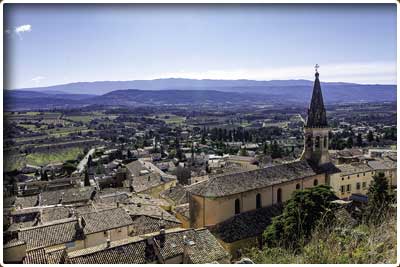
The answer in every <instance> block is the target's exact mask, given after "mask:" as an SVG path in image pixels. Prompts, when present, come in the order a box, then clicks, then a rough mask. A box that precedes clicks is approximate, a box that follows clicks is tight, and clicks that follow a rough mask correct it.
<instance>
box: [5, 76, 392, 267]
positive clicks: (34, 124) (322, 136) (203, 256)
mask: <svg viewBox="0 0 400 267" xmlns="http://www.w3.org/2000/svg"><path fill="white" fill-rule="evenodd" d="M321 90H323V88H321V86H320V82H319V73H318V72H316V73H315V82H314V87H313V93H312V97H311V101H310V103H309V104H308V105H309V109H308V110H307V109H306V107H305V105H300V104H299V105H298V106H296V105H295V106H291V107H288V106H281V105H272V106H256V107H243V106H241V105H235V104H232V105H230V106H224V107H209V106H207V105H206V104H205V105H204V106H203V107H179V106H178V107H177V106H166V107H153V108H149V107H139V108H136V109H128V108H126V109H125V108H122V107H114V108H112V109H105V108H102V107H87V108H80V109H71V110H51V111H49V110H46V111H41V110H39V111H34V112H33V111H27V112H24V111H20V112H6V113H5V116H6V119H5V120H6V122H5V123H6V126H7V127H5V134H4V151H5V152H4V153H5V155H4V181H3V184H4V191H3V196H4V201H3V222H4V225H3V230H4V234H3V237H4V239H3V240H4V244H3V248H4V249H3V256H4V262H6V263H24V264H46V263H48V264H58V263H66V264H68V263H72V264H84V263H90V264H100V263H102V264H113V263H130V264H134V263H194V264H200V263H234V262H244V261H246V260H248V261H250V262H251V259H247V258H244V257H243V252H244V251H245V250H246V249H248V248H251V247H262V246H264V244H263V242H262V234H263V232H264V230H265V229H266V228H267V227H268V225H270V224H271V221H272V218H273V217H275V216H278V215H279V214H281V213H282V209H283V207H284V205H285V202H286V201H288V200H289V199H290V197H291V195H292V193H293V192H294V191H296V190H303V189H306V188H312V187H316V186H319V185H329V186H330V187H331V188H332V190H333V191H334V193H335V195H336V197H337V199H338V200H340V203H341V204H342V205H343V206H346V205H350V204H351V205H356V206H357V205H363V203H366V202H367V201H368V197H367V192H368V189H369V186H370V184H371V181H372V180H373V177H374V176H375V175H377V174H378V173H383V175H384V177H386V179H387V181H388V185H389V188H390V190H391V191H395V190H396V186H397V182H396V181H397V174H396V173H397V154H396V140H397V136H396V132H397V127H396V103H384V104H382V103H357V104H342V105H326V104H324V99H323V98H322V91H321Z"/></svg>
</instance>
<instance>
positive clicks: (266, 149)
mask: <svg viewBox="0 0 400 267" xmlns="http://www.w3.org/2000/svg"><path fill="white" fill-rule="evenodd" d="M267 153H268V144H267V142H264V144H263V154H264V155H267Z"/></svg>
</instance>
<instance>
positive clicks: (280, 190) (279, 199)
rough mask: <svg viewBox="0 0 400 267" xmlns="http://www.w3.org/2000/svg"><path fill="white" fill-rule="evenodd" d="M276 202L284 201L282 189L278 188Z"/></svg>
mask: <svg viewBox="0 0 400 267" xmlns="http://www.w3.org/2000/svg"><path fill="white" fill-rule="evenodd" d="M276 202H278V203H282V189H280V188H279V189H278V191H277V192H276Z"/></svg>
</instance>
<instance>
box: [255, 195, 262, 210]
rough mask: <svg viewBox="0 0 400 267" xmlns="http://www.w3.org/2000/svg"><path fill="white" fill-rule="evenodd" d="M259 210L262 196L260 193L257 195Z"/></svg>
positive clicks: (257, 207)
mask: <svg viewBox="0 0 400 267" xmlns="http://www.w3.org/2000/svg"><path fill="white" fill-rule="evenodd" d="M259 208H261V194H260V193H258V194H257V195H256V209H259Z"/></svg>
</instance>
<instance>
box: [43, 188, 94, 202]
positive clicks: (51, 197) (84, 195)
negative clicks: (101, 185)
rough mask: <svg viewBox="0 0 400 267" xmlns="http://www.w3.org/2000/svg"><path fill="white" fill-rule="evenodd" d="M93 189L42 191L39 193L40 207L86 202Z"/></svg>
mask: <svg viewBox="0 0 400 267" xmlns="http://www.w3.org/2000/svg"><path fill="white" fill-rule="evenodd" d="M93 191H94V188H92V187H79V188H68V189H63V190H54V191H44V192H42V193H40V205H42V206H47V205H56V204H59V203H64V204H68V203H76V202H87V201H89V200H90V198H91V196H92V193H93Z"/></svg>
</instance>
